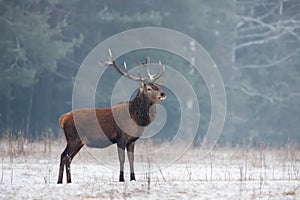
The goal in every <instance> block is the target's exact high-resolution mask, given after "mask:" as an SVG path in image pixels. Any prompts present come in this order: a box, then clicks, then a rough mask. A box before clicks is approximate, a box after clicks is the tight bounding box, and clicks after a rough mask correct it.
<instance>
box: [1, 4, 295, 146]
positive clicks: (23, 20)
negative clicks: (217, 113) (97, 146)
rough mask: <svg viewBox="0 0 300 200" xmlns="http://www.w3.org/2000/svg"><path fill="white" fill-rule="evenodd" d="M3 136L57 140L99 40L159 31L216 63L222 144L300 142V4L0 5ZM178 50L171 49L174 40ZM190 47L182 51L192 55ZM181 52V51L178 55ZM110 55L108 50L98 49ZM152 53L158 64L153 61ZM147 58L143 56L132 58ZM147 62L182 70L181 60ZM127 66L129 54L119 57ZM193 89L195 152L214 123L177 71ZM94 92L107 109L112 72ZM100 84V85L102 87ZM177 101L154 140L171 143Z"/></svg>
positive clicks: (203, 96) (197, 82)
mask: <svg viewBox="0 0 300 200" xmlns="http://www.w3.org/2000/svg"><path fill="white" fill-rule="evenodd" d="M0 5H1V6H0V9H1V16H0V24H1V31H0V34H1V37H0V41H1V47H2V48H1V54H0V56H1V63H0V68H1V71H0V88H1V89H0V96H1V98H0V102H1V103H0V130H1V131H0V135H1V136H2V137H5V136H7V134H11V135H12V136H14V137H18V135H20V134H22V135H23V136H24V138H27V139H38V140H39V139H43V138H45V137H46V136H47V137H53V138H56V137H57V136H60V135H59V134H61V133H60V132H59V126H58V118H59V116H60V115H61V114H63V113H65V112H67V111H70V110H71V109H72V87H73V82H74V77H75V76H76V72H77V70H78V68H79V67H80V64H81V63H82V61H83V59H84V58H85V57H86V56H87V54H88V53H89V52H90V51H91V50H92V49H93V48H94V47H95V46H96V45H97V44H98V43H100V42H101V41H103V40H105V39H107V38H108V37H110V36H112V35H115V34H117V33H119V32H122V31H125V30H129V29H133V28H138V27H147V26H152V27H164V28H169V29H173V30H176V31H180V32H182V33H184V34H186V35H188V36H190V37H192V38H194V39H195V40H196V41H197V42H199V43H200V44H201V45H202V46H203V47H204V48H205V49H206V50H207V52H208V53H209V54H210V55H211V57H212V59H213V60H214V61H215V63H216V64H217V66H218V68H219V70H220V72H221V75H222V78H223V81H224V84H225V88H226V95H227V113H226V121H225V126H224V129H223V132H222V135H221V138H220V140H219V142H218V144H219V145H233V146H235V145H237V144H238V145H251V146H260V145H271V146H282V145H285V144H287V143H296V144H299V142H300V134H299V130H300V125H299V124H300V123H299V122H300V121H299V113H300V104H299V100H298V98H299V96H300V89H299V85H300V74H299V73H300V72H299V62H300V60H299V59H300V57H299V52H300V45H299V44H300V27H299V25H300V14H299V12H298V11H299V9H300V2H298V1H297V0H284V1H283V0H276V1H271V0H269V1H268V0H261V1H258V0H257V1H248V0H235V1H234V0H232V1H192V0H188V1H179V0H175V1H172V2H171V1H161V2H159V3H158V2H155V1H135V0H133V1H130V3H127V4H124V3H122V2H120V1H117V0H116V1H81V0H71V1H57V0H47V1H38V0H30V1H17V0H14V1H6V0H2V1H0ZM174 42H176V41H174ZM188 45H189V44H187V48H189V46H188ZM183 48H184V47H183ZM103 51H106V50H103ZM155 54H156V55H155ZM148 55H149V52H147V51H146V52H144V53H143V51H142V52H140V55H139V56H138V59H140V60H141V59H142V58H145V57H146V56H148ZM153 55H155V56H156V57H158V58H159V59H161V60H163V61H164V62H165V63H167V64H168V65H169V66H172V67H174V68H175V69H178V70H180V67H181V66H184V65H188V64H189V63H186V62H185V61H184V60H182V59H178V58H176V56H172V55H169V54H166V53H162V52H154V53H153ZM125 57H126V55H125ZM182 74H184V75H185V76H186V77H187V78H188V79H189V80H190V82H191V84H192V85H193V87H195V88H199V89H198V90H197V92H198V93H197V95H198V98H199V99H200V101H199V106H200V109H201V111H202V112H201V122H200V124H201V126H200V127H199V130H198V132H197V137H196V138H195V141H194V143H195V145H197V144H199V143H200V142H199V141H201V138H202V136H203V134H204V133H205V132H206V130H207V127H208V122H209V119H210V113H211V108H210V99H209V94H208V93H207V89H206V85H205V83H204V82H203V81H201V77H200V78H199V75H198V76H193V74H190V73H189V72H188V71H182ZM107 76H109V77H107V78H108V80H106V81H105V80H104V81H103V82H104V84H106V85H105V86H104V87H103V89H101V91H99V92H97V97H96V99H97V105H96V106H108V105H109V103H110V94H111V90H112V88H113V85H114V81H116V80H117V79H118V78H119V75H118V74H117V73H114V72H113V71H111V72H109V73H107ZM104 79H105V78H104ZM177 103H178V102H176V100H172V99H171V98H170V99H169V101H168V102H164V106H165V107H166V110H167V111H168V112H169V113H168V120H167V122H166V124H165V127H164V129H163V133H162V134H160V135H158V136H157V138H156V139H157V141H159V140H162V141H164V140H170V139H172V137H174V133H175V131H176V130H174V129H176V128H177V125H176V124H177V123H178V119H176V117H174V118H175V119H172V116H176V115H178V109H177V108H178V104H177Z"/></svg>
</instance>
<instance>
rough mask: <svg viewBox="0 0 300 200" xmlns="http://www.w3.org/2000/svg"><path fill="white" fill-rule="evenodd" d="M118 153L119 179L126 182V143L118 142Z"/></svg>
mask: <svg viewBox="0 0 300 200" xmlns="http://www.w3.org/2000/svg"><path fill="white" fill-rule="evenodd" d="M118 155H119V162H120V176H119V181H120V182H124V162H125V145H124V144H121V143H118Z"/></svg>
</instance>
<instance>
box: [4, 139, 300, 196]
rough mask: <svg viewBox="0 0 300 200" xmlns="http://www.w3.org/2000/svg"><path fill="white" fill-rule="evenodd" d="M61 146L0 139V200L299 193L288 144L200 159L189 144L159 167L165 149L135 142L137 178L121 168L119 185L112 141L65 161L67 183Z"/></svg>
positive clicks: (297, 167)
mask: <svg viewBox="0 0 300 200" xmlns="http://www.w3.org/2000/svg"><path fill="white" fill-rule="evenodd" d="M23 147H24V149H22V148H23ZM151 148H153V147H151ZM63 149H64V141H57V142H51V143H26V142H25V143H24V144H21V145H20V144H19V145H18V144H17V142H8V141H1V142H0V150H1V151H0V157H1V158H2V161H1V162H2V163H1V168H0V169H1V172H0V173H1V174H0V175H1V177H0V178H1V180H0V181H1V182H0V199H300V151H299V150H297V149H296V148H294V147H292V146H287V147H286V148H283V149H280V150H278V149H277V150H270V149H263V150H253V149H238V148H237V149H224V148H222V149H219V148H216V149H214V151H213V152H212V153H211V154H209V156H207V157H206V158H204V159H198V158H197V155H199V150H197V149H190V150H188V151H186V152H185V153H184V155H183V156H182V157H181V158H180V159H178V160H177V161H176V162H175V163H169V164H170V165H169V166H168V167H165V165H164V164H163V161H166V160H167V161H168V159H167V158H166V157H164V156H165V155H169V153H170V152H165V154H164V152H163V151H161V152H159V154H158V155H161V157H160V156H157V155H156V157H155V158H153V157H152V158H151V157H150V158H149V157H146V154H145V155H144V154H139V153H138V149H140V150H139V151H140V152H142V151H146V150H147V151H151V150H149V147H147V148H146V147H145V146H143V145H140V146H137V147H136V151H137V153H138V156H137V157H136V160H135V165H136V172H137V173H136V178H137V181H135V182H130V181H129V174H128V173H126V174H125V183H119V182H118V181H117V180H118V166H119V165H118V162H117V153H116V147H115V146H112V147H111V148H107V149H105V150H97V149H88V148H83V149H82V150H81V151H80V153H79V154H78V155H77V156H76V157H75V159H74V161H73V163H72V165H71V170H72V183H71V184H66V183H65V177H64V184H60V185H57V184H56V181H57V174H58V165H59V157H60V153H61V151H62V150H63ZM173 149H174V151H175V150H177V151H178V149H180V148H178V147H174V148H173ZM95 158H98V159H95ZM99 158H102V159H99ZM99 160H101V162H100V161H99ZM157 160H161V162H158V161H157ZM168 162H169V161H168ZM158 163H159V164H158ZM125 168H126V170H128V169H127V168H128V162H127V159H126V162H125Z"/></svg>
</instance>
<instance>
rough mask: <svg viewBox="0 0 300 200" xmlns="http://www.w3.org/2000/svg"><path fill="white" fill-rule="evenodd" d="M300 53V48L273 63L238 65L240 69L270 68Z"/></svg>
mask: <svg viewBox="0 0 300 200" xmlns="http://www.w3.org/2000/svg"><path fill="white" fill-rule="evenodd" d="M299 53H300V49H298V50H297V51H295V52H293V53H291V54H288V55H286V56H284V57H282V58H280V59H278V60H275V61H273V62H271V63H267V64H252V65H243V66H241V67H237V68H239V69H261V68H270V67H276V66H278V65H279V64H280V63H283V62H284V61H286V60H288V59H289V58H291V57H293V56H295V55H297V54H299Z"/></svg>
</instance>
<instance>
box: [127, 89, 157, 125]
mask: <svg viewBox="0 0 300 200" xmlns="http://www.w3.org/2000/svg"><path fill="white" fill-rule="evenodd" d="M152 105H153V103H152V102H151V101H149V100H148V99H147V97H146V96H145V94H144V93H141V92H139V93H138V94H137V95H136V97H135V98H134V99H133V100H132V101H130V102H129V113H130V116H131V118H132V119H133V120H134V121H135V122H136V124H137V125H139V126H148V125H149V124H150V123H151V121H152V120H151V119H152V114H154V113H152V112H151V114H150V113H149V112H150V108H151V106H152ZM150 115H151V117H150ZM153 117H154V116H153Z"/></svg>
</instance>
